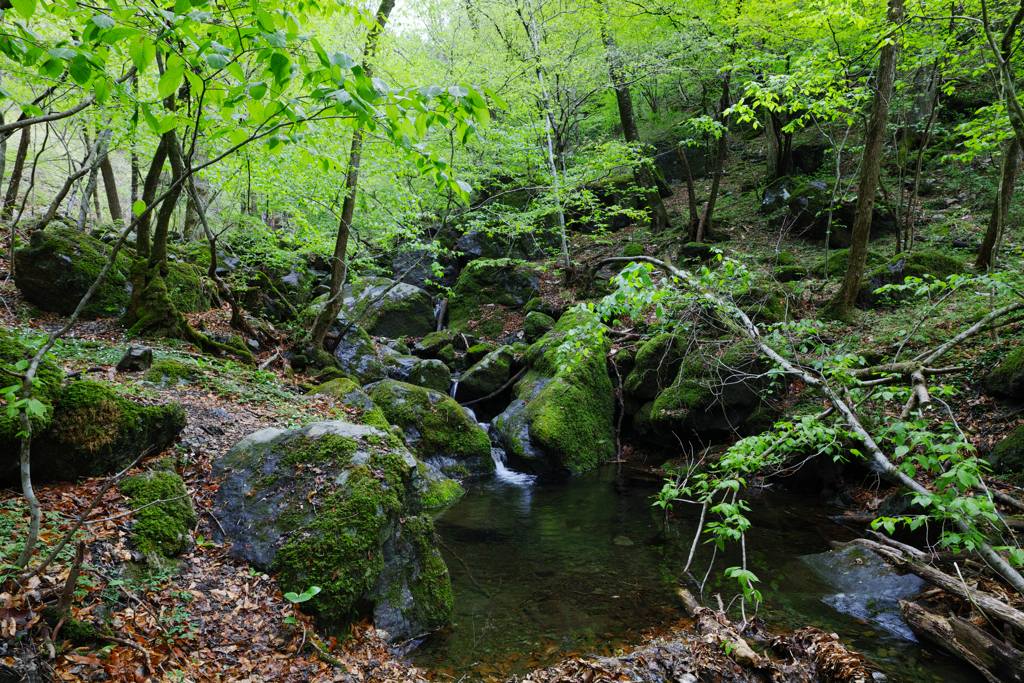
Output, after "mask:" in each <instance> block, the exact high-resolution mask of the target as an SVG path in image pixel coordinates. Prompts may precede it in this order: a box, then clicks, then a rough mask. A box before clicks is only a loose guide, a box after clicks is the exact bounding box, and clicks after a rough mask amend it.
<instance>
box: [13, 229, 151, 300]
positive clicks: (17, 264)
mask: <svg viewBox="0 0 1024 683" xmlns="http://www.w3.org/2000/svg"><path fill="white" fill-rule="evenodd" d="M110 249H111V247H110V245H107V244H104V243H103V242H101V241H100V240H98V239H96V238H94V237H90V236H89V235H87V234H85V233H81V232H78V231H77V230H75V229H74V228H69V227H66V226H63V225H58V224H51V226H50V227H48V228H46V229H45V230H40V231H37V232H34V233H32V236H31V238H30V239H29V244H28V245H27V246H25V247H22V248H21V249H18V250H16V251H15V252H14V283H15V284H16V285H17V286H18V289H20V290H21V293H22V295H24V297H25V300H26V301H28V302H29V303H31V304H32V305H33V306H35V307H36V308H38V309H40V310H43V311H51V312H53V313H59V314H60V315H71V313H73V312H74V310H75V308H76V307H77V306H78V302H79V301H80V300H81V299H82V297H83V296H85V293H86V292H87V291H88V290H89V288H90V287H91V286H92V284H93V282H95V281H96V278H97V276H98V275H99V274H100V271H101V270H102V269H103V266H104V265H105V264H106V263H107V260H108V258H107V255H108V253H109V251H110ZM130 270H131V264H130V263H129V260H128V258H127V257H126V256H125V255H124V252H121V253H119V254H118V256H117V258H116V259H115V261H114V265H113V266H112V267H111V268H110V270H109V271H108V272H107V275H106V277H105V278H104V279H103V283H102V284H101V285H100V287H99V289H97V290H96V293H95V294H93V295H92V297H91V298H90V300H89V303H88V304H86V306H85V308H84V309H83V310H82V317H83V318H111V317H118V316H120V315H121V314H123V313H124V311H125V309H126V308H127V306H128V302H129V299H130V298H131V284H130V281H129V272H130Z"/></svg>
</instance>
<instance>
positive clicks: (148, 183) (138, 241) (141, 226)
mask: <svg viewBox="0 0 1024 683" xmlns="http://www.w3.org/2000/svg"><path fill="white" fill-rule="evenodd" d="M166 159H167V144H166V143H165V141H164V138H162V137H161V138H160V143H159V144H158V145H157V146H156V151H155V152H153V160H152V161H151V162H150V164H149V172H148V173H146V179H145V180H144V181H143V182H142V197H141V199H142V201H143V203H144V204H145V205H146V206H149V205H150V204H152V203H153V200H155V199H156V193H157V189H158V188H159V187H160V174H162V173H163V170H164V161H165V160H166ZM152 220H153V212H152V211H150V212H149V213H147V214H146V215H144V216H142V218H140V219H139V223H138V225H137V226H135V251H136V253H137V254H138V255H139V258H141V259H149V251H150V249H149V233H150V230H149V226H150V223H151V222H152Z"/></svg>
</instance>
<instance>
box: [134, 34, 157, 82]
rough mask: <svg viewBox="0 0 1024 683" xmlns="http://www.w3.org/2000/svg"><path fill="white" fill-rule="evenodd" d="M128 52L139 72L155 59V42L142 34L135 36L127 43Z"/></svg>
mask: <svg viewBox="0 0 1024 683" xmlns="http://www.w3.org/2000/svg"><path fill="white" fill-rule="evenodd" d="M128 54H129V55H130V56H131V58H132V61H133V62H134V63H135V66H136V68H137V69H138V70H139V73H142V72H144V71H145V70H146V68H147V67H148V66H149V65H150V64H152V63H153V60H154V59H156V44H154V43H153V41H151V40H148V39H147V38H145V37H143V36H137V37H135V38H133V39H132V41H131V43H129V45H128Z"/></svg>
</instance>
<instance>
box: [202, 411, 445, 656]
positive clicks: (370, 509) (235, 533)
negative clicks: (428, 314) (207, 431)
mask: <svg viewBox="0 0 1024 683" xmlns="http://www.w3.org/2000/svg"><path fill="white" fill-rule="evenodd" d="M420 472H421V467H420V463H418V462H417V460H416V458H415V457H414V456H413V455H412V453H410V452H409V450H408V449H407V448H405V446H404V445H402V443H401V440H400V439H398V438H396V437H395V436H393V435H391V434H388V433H386V432H383V431H381V430H379V429H376V428H373V427H369V426H365V425H355V424H350V423H347V422H340V421H334V422H313V423H310V424H308V425H306V426H305V427H303V428H301V429H296V430H290V431H285V430H281V429H274V428H268V429H263V430H261V431H259V432H255V433H254V434H250V435H249V436H247V437H246V438H245V439H243V440H242V441H240V442H239V443H238V444H237V445H235V447H234V448H232V449H231V450H230V451H229V452H228V453H227V454H225V455H224V456H223V457H221V458H219V459H217V460H216V461H215V462H214V464H213V471H212V474H213V476H215V477H218V478H220V479H221V484H220V488H219V489H218V491H217V495H216V498H215V500H214V514H215V515H216V516H217V518H218V519H220V520H222V524H223V527H224V532H225V538H224V540H229V541H231V543H232V545H231V550H230V554H231V556H232V557H234V558H236V559H239V560H242V561H245V562H248V563H250V564H251V565H252V566H254V567H255V568H256V569H257V570H259V571H265V572H267V573H271V574H277V575H278V577H279V580H280V582H281V588H282V590H284V591H295V592H302V591H304V590H305V589H307V588H308V587H309V586H319V587H320V588H321V592H320V593H319V594H318V595H317V596H316V597H314V598H313V599H312V600H310V601H309V602H307V603H305V604H304V605H303V609H305V610H309V611H310V612H311V613H312V614H315V615H317V616H318V617H320V618H321V619H322V620H323V621H324V622H325V623H327V624H330V625H333V626H344V625H345V624H348V623H350V622H352V621H355V620H358V619H361V618H364V617H372V618H373V620H374V624H375V625H376V626H378V627H380V628H383V629H384V630H386V631H387V632H388V633H389V635H390V637H391V638H393V639H405V638H410V637H412V636H414V635H417V634H419V633H422V632H423V631H425V630H430V629H434V628H438V627H440V626H443V625H444V624H445V623H446V622H447V620H448V616H449V614H450V612H451V609H452V591H451V579H450V577H449V575H448V569H447V567H446V566H445V564H444V560H443V559H442V557H441V554H440V552H439V551H438V547H437V546H438V544H437V538H436V534H435V532H434V526H433V523H432V522H431V520H430V518H428V517H424V516H420V512H421V510H422V508H423V505H422V498H423V495H424V488H425V486H426V484H425V482H424V481H423V480H422V478H421V476H420Z"/></svg>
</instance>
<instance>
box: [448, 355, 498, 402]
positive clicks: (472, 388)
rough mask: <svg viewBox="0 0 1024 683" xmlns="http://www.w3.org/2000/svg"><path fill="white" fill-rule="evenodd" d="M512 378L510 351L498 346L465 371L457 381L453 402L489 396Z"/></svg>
mask: <svg viewBox="0 0 1024 683" xmlns="http://www.w3.org/2000/svg"><path fill="white" fill-rule="evenodd" d="M511 377H512V349H511V348H509V347H508V346H499V347H498V348H497V349H495V350H494V351H491V352H490V353H488V354H487V355H486V356H484V357H483V358H482V359H481V360H480V361H479V362H477V363H476V364H474V365H473V367H471V368H470V369H469V370H467V371H466V372H465V373H464V374H463V375H462V377H460V378H459V380H458V385H457V386H456V389H455V400H457V401H458V402H459V403H467V402H469V401H475V400H476V399H479V398H484V397H485V396H489V395H491V394H492V393H494V392H495V391H497V390H498V389H500V388H501V387H502V385H504V384H505V383H506V382H508V380H509V378H511Z"/></svg>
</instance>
